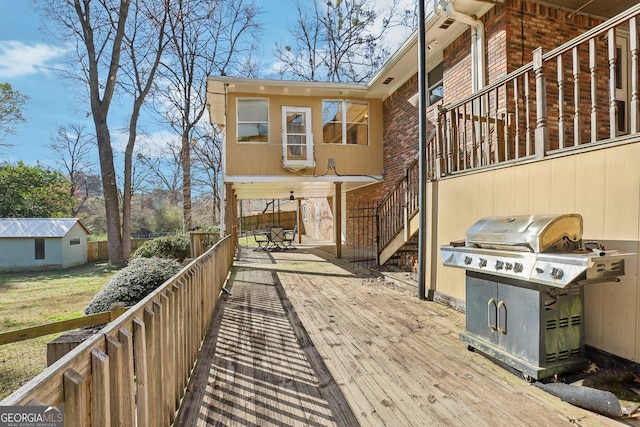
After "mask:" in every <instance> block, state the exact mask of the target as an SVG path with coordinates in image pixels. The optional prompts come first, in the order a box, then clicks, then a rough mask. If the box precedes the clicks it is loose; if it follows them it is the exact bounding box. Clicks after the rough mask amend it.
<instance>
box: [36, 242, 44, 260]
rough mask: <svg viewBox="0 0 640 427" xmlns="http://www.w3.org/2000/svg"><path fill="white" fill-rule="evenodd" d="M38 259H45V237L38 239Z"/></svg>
mask: <svg viewBox="0 0 640 427" xmlns="http://www.w3.org/2000/svg"><path fill="white" fill-rule="evenodd" d="M36 259H44V239H36Z"/></svg>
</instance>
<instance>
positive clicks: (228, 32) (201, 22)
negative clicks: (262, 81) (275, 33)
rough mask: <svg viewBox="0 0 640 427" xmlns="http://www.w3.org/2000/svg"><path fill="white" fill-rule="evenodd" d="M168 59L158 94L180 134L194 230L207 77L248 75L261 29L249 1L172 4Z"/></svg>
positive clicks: (188, 224) (187, 219) (187, 222)
mask: <svg viewBox="0 0 640 427" xmlns="http://www.w3.org/2000/svg"><path fill="white" fill-rule="evenodd" d="M171 8H172V9H171V13H170V16H171V18H170V22H169V30H168V31H169V39H170V45H169V46H168V48H167V51H168V52H167V53H168V55H166V56H165V59H164V60H163V65H164V67H163V71H162V75H163V79H162V81H158V83H159V84H160V85H162V87H161V89H160V90H158V91H156V92H157V93H158V94H159V95H160V96H161V99H159V102H160V104H161V107H160V108H161V109H162V110H163V111H164V114H165V116H166V120H167V122H168V123H169V124H170V125H171V127H172V128H173V129H174V131H175V132H176V133H177V134H178V135H180V141H181V151H180V164H181V167H182V207H183V211H184V228H185V229H190V228H192V215H191V180H192V178H191V140H192V137H193V133H194V128H195V126H196V125H197V123H198V122H199V121H200V120H201V119H202V117H203V115H204V112H205V111H206V82H207V77H208V76H210V75H213V74H216V75H228V74H236V75H247V74H246V73H247V70H255V66H254V61H253V56H252V55H253V53H254V52H255V49H256V46H255V43H256V40H257V37H256V34H257V32H258V31H259V30H260V26H259V23H258V15H259V13H260V12H259V9H258V8H257V7H256V6H255V5H254V3H253V1H251V0H218V1H215V2H211V1H208V0H176V1H174V2H172V4H171Z"/></svg>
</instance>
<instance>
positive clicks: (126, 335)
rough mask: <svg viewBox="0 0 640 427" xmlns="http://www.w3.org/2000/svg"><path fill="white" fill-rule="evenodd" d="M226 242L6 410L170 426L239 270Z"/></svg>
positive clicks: (73, 422) (73, 421) (17, 395)
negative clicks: (232, 273)
mask: <svg viewBox="0 0 640 427" xmlns="http://www.w3.org/2000/svg"><path fill="white" fill-rule="evenodd" d="M234 242H236V238H235V236H233V235H230V236H227V237H225V238H224V239H222V240H220V241H219V242H218V243H217V244H216V245H215V246H213V247H212V248H211V249H209V250H208V251H207V252H206V253H205V254H204V255H202V256H201V257H199V258H197V259H196V260H194V261H193V262H191V263H190V264H189V265H188V266H186V267H185V268H184V269H183V270H181V271H180V273H178V274H177V275H176V276H174V277H173V278H171V279H169V280H168V281H167V282H165V283H164V284H163V285H161V286H160V287H158V288H157V289H156V290H155V291H154V292H152V293H151V294H150V295H148V296H147V297H146V298H145V299H143V300H142V301H140V302H139V303H138V304H136V305H135V306H133V307H131V308H130V309H129V310H127V312H126V313H124V314H123V315H122V316H120V317H119V318H118V319H117V320H116V321H114V322H111V323H109V324H108V325H107V326H106V327H105V328H104V329H102V330H101V331H100V332H99V333H98V334H96V335H94V336H92V337H91V338H89V339H87V340H86V341H85V342H83V343H82V344H81V345H79V346H78V347H77V348H75V349H74V350H72V351H71V352H69V353H68V354H67V355H65V356H64V357H62V358H61V359H60V360H58V361H57V362H55V363H54V364H53V365H51V366H50V367H48V368H47V369H45V370H44V371H43V372H42V373H41V374H40V375H38V376H37V377H35V378H34V379H33V380H31V381H30V382H28V383H27V384H25V385H24V386H23V387H21V388H20V389H18V390H17V391H16V392H14V393H13V394H12V395H10V396H9V397H8V398H6V399H5V400H3V401H2V402H0V405H26V404H44V405H48V406H58V405H64V417H65V426H83V427H84V426H103V425H138V426H154V427H155V426H168V425H170V424H172V423H173V421H174V419H175V414H176V411H177V409H178V405H179V403H180V400H181V398H182V396H183V395H184V390H185V387H186V385H187V382H188V380H189V377H190V374H191V371H192V368H193V366H194V363H195V361H196V359H197V357H198V350H199V348H200V344H201V342H202V340H203V338H204V335H205V333H206V330H207V328H208V326H209V323H210V322H211V320H212V318H213V315H214V313H215V311H216V308H217V303H218V300H219V295H220V293H221V290H222V287H223V285H224V283H225V280H226V277H227V274H228V272H229V270H230V268H231V265H232V263H233V254H234V251H235V245H234Z"/></svg>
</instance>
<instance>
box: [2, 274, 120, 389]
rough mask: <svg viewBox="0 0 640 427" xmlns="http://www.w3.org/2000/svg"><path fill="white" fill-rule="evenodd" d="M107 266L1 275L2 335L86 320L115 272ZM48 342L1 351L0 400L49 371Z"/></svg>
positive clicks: (43, 339) (45, 339)
mask: <svg viewBox="0 0 640 427" xmlns="http://www.w3.org/2000/svg"><path fill="white" fill-rule="evenodd" d="M117 270H118V269H117V268H116V267H112V266H110V265H109V264H107V263H106V262H98V263H89V264H85V265H83V266H79V267H71V268H67V269H63V270H48V271H31V272H22V273H2V274H0V332H6V331H12V330H16V329H22V328H27V327H29V326H35V325H41V324H44V323H50V322H55V321H58V320H65V319H72V318H76V317H80V316H82V311H83V310H84V308H85V306H86V305H87V304H88V303H89V302H90V301H91V300H92V299H93V297H94V295H95V294H96V293H97V292H98V291H99V290H100V288H102V286H103V285H104V284H105V283H106V282H107V281H108V280H109V278H110V277H111V276H113V275H114V274H115V273H116V272H117ZM53 338H55V336H51V335H49V336H46V337H41V338H36V339H32V340H27V341H23V342H21V343H16V344H6V345H1V346H0V399H3V398H4V397H6V396H7V395H9V394H10V393H11V392H13V391H14V390H15V389H17V388H18V387H19V386H21V385H22V384H24V383H25V382H26V381H28V380H29V379H30V378H32V377H33V376H34V375H36V374H38V373H39V372H40V371H41V370H42V369H43V368H44V367H45V365H46V343H47V342H48V341H51V340H52V339H53Z"/></svg>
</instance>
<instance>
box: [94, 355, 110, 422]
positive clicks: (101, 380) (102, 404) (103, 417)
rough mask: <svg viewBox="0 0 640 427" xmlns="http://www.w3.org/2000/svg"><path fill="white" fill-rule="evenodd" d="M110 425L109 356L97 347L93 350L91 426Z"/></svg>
mask: <svg viewBox="0 0 640 427" xmlns="http://www.w3.org/2000/svg"><path fill="white" fill-rule="evenodd" d="M110 426H111V385H110V381H109V356H107V355H106V354H105V353H104V352H103V351H102V350H100V349H99V348H96V349H93V350H91V427H110Z"/></svg>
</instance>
